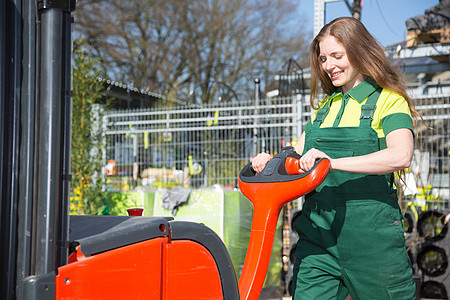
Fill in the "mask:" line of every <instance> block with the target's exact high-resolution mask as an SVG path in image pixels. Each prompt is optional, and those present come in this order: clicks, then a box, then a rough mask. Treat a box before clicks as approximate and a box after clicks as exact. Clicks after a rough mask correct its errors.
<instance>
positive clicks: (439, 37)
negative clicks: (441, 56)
mask: <svg viewBox="0 0 450 300" xmlns="http://www.w3.org/2000/svg"><path fill="white" fill-rule="evenodd" d="M421 42H423V43H424V44H429V43H450V27H446V28H438V29H431V30H427V31H421V30H410V31H408V34H407V35H406V47H416V46H418V45H419V44H420V43H421Z"/></svg>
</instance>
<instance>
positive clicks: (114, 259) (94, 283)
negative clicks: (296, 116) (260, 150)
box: [30, 147, 329, 300]
mask: <svg viewBox="0 0 450 300" xmlns="http://www.w3.org/2000/svg"><path fill="white" fill-rule="evenodd" d="M299 157H300V156H299V155H298V154H296V153H295V152H294V150H293V148H292V147H286V148H284V149H283V150H282V151H281V153H280V154H278V155H276V156H274V157H273V158H272V160H271V161H270V162H269V163H268V164H267V166H266V167H265V169H264V170H263V171H262V172H261V173H259V174H256V173H255V171H253V169H252V168H251V164H248V165H246V166H245V167H244V168H243V169H242V171H241V173H240V175H239V186H240V189H241V191H242V193H243V194H244V195H245V196H246V197H247V198H248V199H250V201H251V202H252V203H253V221H252V229H251V235H250V241H249V246H248V250H247V255H246V259H245V263H244V267H243V270H242V274H241V277H240V280H239V283H238V281H237V278H236V272H235V270H234V267H233V264H232V261H231V259H230V256H229V254H228V252H227V249H226V247H225V245H224V244H223V242H222V240H221V239H220V238H219V237H218V236H217V235H216V234H215V233H214V232H213V231H212V230H211V229H209V228H207V227H206V226H204V225H202V224H198V223H193V222H181V221H174V220H173V219H172V218H164V217H126V216H122V217H120V216H71V221H70V222H71V232H70V239H71V241H72V242H71V246H72V254H71V255H70V257H69V263H68V264H67V265H64V266H61V267H59V268H58V270H57V275H56V276H55V277H54V278H53V280H54V288H55V298H56V299H108V300H112V299H164V300H166V299H167V300H176V299H186V300H187V299H189V300H192V299H208V300H211V299H229V300H237V299H249V300H250V299H252V300H256V299H258V298H259V294H260V292H261V289H262V286H263V283H264V279H265V276H266V272H267V268H268V264H269V260H270V255H271V252H272V246H273V241H274V236H275V229H276V223H277V220H278V216H279V213H280V210H281V208H282V207H283V205H284V204H286V203H287V202H289V201H292V200H294V199H297V198H298V197H300V196H302V195H304V194H306V193H308V192H311V191H312V190H314V189H315V188H316V187H317V186H318V185H319V184H320V183H321V182H322V181H323V180H324V179H325V177H326V175H327V173H328V170H329V161H328V160H326V159H322V160H319V161H317V162H316V164H315V166H314V168H313V169H312V170H310V171H309V172H306V173H301V172H300V171H299V167H298V158H299ZM47 280H48V282H50V283H51V282H52V280H51V278H50V277H48V278H47ZM48 282H47V283H46V282H45V280H44V281H43V283H42V282H41V284H36V283H32V285H33V284H34V285H36V286H39V287H41V288H44V287H45V286H46V285H45V284H47V287H48ZM31 290H33V289H31ZM34 290H35V291H38V290H39V289H38V288H37V289H34ZM30 296H33V295H30ZM34 296H36V295H34ZM35 299H36V297H35Z"/></svg>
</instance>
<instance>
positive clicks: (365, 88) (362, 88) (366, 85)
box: [329, 78, 379, 105]
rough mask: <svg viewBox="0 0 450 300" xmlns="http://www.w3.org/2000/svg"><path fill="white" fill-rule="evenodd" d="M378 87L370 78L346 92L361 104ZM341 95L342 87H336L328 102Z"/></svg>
mask: <svg viewBox="0 0 450 300" xmlns="http://www.w3.org/2000/svg"><path fill="white" fill-rule="evenodd" d="M378 88H379V86H378V85H377V83H376V82H375V80H373V79H372V78H367V79H366V80H364V81H363V82H361V83H360V84H358V85H357V86H355V87H354V88H352V89H351V90H350V91H348V92H347V94H349V95H350V96H351V97H352V98H354V99H355V100H356V101H358V102H359V103H362V102H363V101H364V99H366V98H367V97H369V96H370V95H371V94H372V93H373V92H375V91H376V90H377V89H378ZM338 95H340V96H341V97H342V96H343V95H342V87H338V88H337V89H336V91H335V92H334V93H333V94H332V95H331V96H330V100H333V98H334V97H336V96H338ZM329 105H331V101H330V102H329Z"/></svg>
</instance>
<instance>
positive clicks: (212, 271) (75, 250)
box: [0, 0, 329, 300]
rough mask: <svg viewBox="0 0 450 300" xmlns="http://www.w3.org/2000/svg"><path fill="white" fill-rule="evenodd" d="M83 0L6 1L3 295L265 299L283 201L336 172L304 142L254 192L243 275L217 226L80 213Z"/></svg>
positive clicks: (24, 298) (0, 108) (1, 74)
mask: <svg viewBox="0 0 450 300" xmlns="http://www.w3.org/2000/svg"><path fill="white" fill-rule="evenodd" d="M74 10H75V0H38V1H37V2H36V1H35V0H0V135H1V139H0V140H1V144H0V162H1V168H0V189H1V195H0V197H1V198H0V233H1V237H2V243H1V246H0V264H1V266H2V272H1V273H0V276H1V280H0V299H2V300H16V299H17V300H44V299H45V300H49V299H77V300H78V299H164V300H166V299H167V300H175V299H190V300H192V299H227V300H237V299H249V300H256V299H258V298H259V295H260V292H261V289H262V286H263V283H264V279H265V275H266V272H267V268H268V264H269V259H270V254H271V251H272V246H273V241H274V237H275V229H276V228H275V227H276V223H277V219H278V216H279V214H280V211H281V208H282V207H283V206H284V205H285V204H286V203H287V202H289V201H292V200H294V199H297V198H298V197H300V196H302V195H304V194H306V193H309V192H311V191H313V190H314V189H315V188H316V187H317V186H318V185H319V184H320V183H321V182H322V181H323V180H324V179H325V177H326V175H327V173H328V170H329V161H328V160H326V159H322V160H319V161H317V162H316V164H315V166H314V168H313V169H312V170H310V171H308V172H306V173H302V172H301V171H300V169H299V167H298V159H299V158H300V156H299V155H298V154H297V153H295V151H294V149H293V148H292V147H286V148H284V149H283V150H282V151H281V152H280V153H279V154H278V155H276V156H274V157H273V158H272V160H271V161H270V162H269V163H268V164H267V166H266V168H265V169H264V170H263V171H262V172H261V173H259V174H256V172H255V171H254V170H253V169H252V168H251V164H248V165H246V166H245V167H244V168H243V169H242V171H241V172H240V174H239V186H240V189H241V191H242V193H243V194H244V195H245V196H246V197H247V198H248V199H249V200H250V201H251V202H252V204H253V222H252V229H251V230H252V231H251V235H250V241H249V246H248V250H247V255H246V259H245V263H244V267H243V270H242V274H241V276H240V278H239V281H238V279H237V275H236V271H235V270H234V267H233V264H232V262H231V259H230V256H229V254H228V252H227V249H226V247H225V245H224V244H223V242H222V240H221V239H220V238H219V237H218V236H217V234H215V233H214V232H213V231H212V230H211V229H209V228H208V227H206V226H205V225H203V224H199V223H194V222H181V221H175V220H173V219H172V218H170V217H134V216H69V192H70V180H71V175H70V169H71V166H70V152H71V148H70V146H71V123H72V122H71V121H72V119H71V118H72V114H71V107H72V103H71V101H72V98H71V80H72V79H71V60H72V54H71V53H72V34H71V32H72V22H73V17H72V13H73V11H74Z"/></svg>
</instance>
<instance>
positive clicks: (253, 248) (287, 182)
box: [239, 147, 330, 300]
mask: <svg viewBox="0 0 450 300" xmlns="http://www.w3.org/2000/svg"><path fill="white" fill-rule="evenodd" d="M299 158H300V155H298V154H297V153H296V152H295V151H294V149H293V147H285V148H283V149H282V151H281V152H280V153H279V154H277V155H275V156H274V157H273V158H272V159H271V160H270V161H269V162H268V164H267V165H266V167H265V168H264V170H263V171H262V172H261V173H259V174H256V172H255V171H254V170H253V169H252V168H251V163H249V164H247V165H246V166H245V167H244V168H243V169H242V170H241V173H240V174H239V187H240V189H241V192H242V193H243V194H244V195H245V196H246V197H247V198H248V199H249V200H250V201H251V202H252V204H253V220H252V228H251V233H250V241H249V245H248V249H247V254H246V257H245V262H244V267H243V269H242V274H241V277H240V279H239V294H240V298H241V300H244V299H245V300H257V299H258V298H259V295H260V293H261V289H262V286H263V284H264V280H265V277H266V273H267V268H268V266H269V261H270V255H271V253H272V247H273V241H274V238H275V230H276V224H277V221H278V216H279V214H280V211H281V208H282V207H283V206H284V205H285V204H286V203H288V202H290V201H292V200H295V199H297V198H299V197H301V196H303V195H305V194H307V193H309V192H311V191H313V190H314V189H316V188H317V187H318V186H319V185H320V184H321V183H322V182H323V180H324V179H325V177H326V176H327V174H328V171H329V169H330V162H329V160H328V159H326V158H323V159H320V160H318V161H316V163H315V165H314V167H313V168H312V169H311V170H309V171H308V172H304V173H302V172H301V170H300V169H299V167H298V159H299Z"/></svg>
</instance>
